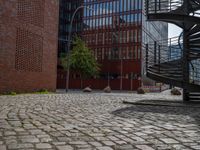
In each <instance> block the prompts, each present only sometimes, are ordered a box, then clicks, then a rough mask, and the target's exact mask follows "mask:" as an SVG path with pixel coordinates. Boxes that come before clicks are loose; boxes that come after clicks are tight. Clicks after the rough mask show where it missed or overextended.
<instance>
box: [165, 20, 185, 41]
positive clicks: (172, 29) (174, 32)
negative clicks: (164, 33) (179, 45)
mask: <svg viewBox="0 0 200 150" xmlns="http://www.w3.org/2000/svg"><path fill="white" fill-rule="evenodd" d="M181 32H182V29H181V28H179V27H178V26H176V25H173V24H170V23H169V31H168V34H169V38H171V37H176V36H179V35H180V34H181Z"/></svg>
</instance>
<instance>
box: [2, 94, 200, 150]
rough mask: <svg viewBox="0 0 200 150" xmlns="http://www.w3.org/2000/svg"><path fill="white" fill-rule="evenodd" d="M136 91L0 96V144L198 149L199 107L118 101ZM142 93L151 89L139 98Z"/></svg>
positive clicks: (65, 149)
mask: <svg viewBox="0 0 200 150" xmlns="http://www.w3.org/2000/svg"><path fill="white" fill-rule="evenodd" d="M141 97H142V96H141ZM141 97H138V96H137V94H117V93H116V94H103V93H102V94H98V93H92V94H80V93H70V94H50V95H18V96H0V150H6V149H19V150H29V149H49V150H50V149H57V150H135V149H139V150H153V149H157V150H164V149H169V150H173V149H177V150H186V149H194V150H196V149H200V107H191V106H190V107H171V106H151V105H149V106H148V105H128V104H123V103H122V101H123V100H131V101H136V100H139V99H140V98H141ZM147 98H151V95H146V97H144V98H143V99H147ZM158 98H159V97H158ZM160 98H161V99H162V95H160ZM194 106H197V105H194Z"/></svg>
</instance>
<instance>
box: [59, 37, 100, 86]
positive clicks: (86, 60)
mask: <svg viewBox="0 0 200 150" xmlns="http://www.w3.org/2000/svg"><path fill="white" fill-rule="evenodd" d="M73 45H74V47H73V49H72V51H71V53H70V54H69V55H70V56H69V60H68V57H67V56H66V55H65V56H63V55H62V56H61V65H62V67H63V68H64V69H65V70H67V68H68V65H69V66H70V70H73V71H75V72H78V73H79V74H80V77H81V88H82V79H83V78H87V77H92V76H95V75H98V73H99V70H100V69H99V64H98V63H97V61H96V59H95V58H94V56H93V55H92V53H91V50H90V49H89V48H88V47H87V46H86V44H85V42H84V41H83V40H82V39H80V38H79V37H75V39H74V41H73ZM68 63H69V64H68Z"/></svg>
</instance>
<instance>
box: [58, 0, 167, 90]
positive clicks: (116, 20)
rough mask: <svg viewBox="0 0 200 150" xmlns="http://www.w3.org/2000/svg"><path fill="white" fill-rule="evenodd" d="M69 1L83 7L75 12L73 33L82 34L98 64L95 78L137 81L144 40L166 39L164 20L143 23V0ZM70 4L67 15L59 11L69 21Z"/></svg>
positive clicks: (140, 73)
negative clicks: (97, 72)
mask: <svg viewBox="0 0 200 150" xmlns="http://www.w3.org/2000/svg"><path fill="white" fill-rule="evenodd" d="M66 1H67V0H65V2H66ZM68 2H69V0H68ZM70 3H72V4H75V5H76V8H77V7H78V6H80V5H84V6H85V8H84V9H83V11H79V14H78V15H77V21H75V24H76V26H74V29H73V32H74V33H77V32H78V33H81V34H80V35H81V36H82V37H83V39H84V40H85V42H86V44H87V45H88V47H89V48H90V49H91V51H92V52H93V55H94V56H95V58H96V60H97V61H98V62H99V63H100V64H101V73H100V77H98V78H95V79H110V80H114V79H116V80H117V79H121V80H122V79H127V80H137V79H138V78H139V77H141V76H142V73H143V71H142V70H143V65H142V64H143V58H144V57H143V51H144V49H145V43H147V42H149V41H161V40H162V39H167V38H168V26H167V23H161V22H146V17H145V11H144V1H143V0H79V1H78V0H71V2H70ZM72 4H71V5H70V7H69V6H64V7H67V9H68V10H69V11H67V12H68V13H69V14H66V13H65V11H62V12H61V14H60V15H61V16H62V15H63V14H64V15H63V16H65V17H67V16H68V17H67V19H68V21H69V18H70V15H72V12H73V11H74V10H75V6H74V9H72ZM62 5H63V4H62V3H61V8H62V7H63V6H62ZM68 5H69V4H68ZM86 7H87V8H86ZM69 8H70V9H69ZM88 8H90V9H88ZM60 18H62V17H60ZM65 20H66V18H65ZM81 22H82V24H81ZM61 24H63V27H61V25H60V28H61V29H62V30H60V31H61V32H60V35H62V36H63V38H64V36H66V33H67V28H68V27H67V26H68V25H67V24H65V23H63V22H61ZM63 28H66V30H65V32H63V31H64V30H63ZM62 36H60V37H62ZM63 49H66V48H63ZM119 82H120V84H122V83H121V81H119ZM121 87H122V85H121Z"/></svg>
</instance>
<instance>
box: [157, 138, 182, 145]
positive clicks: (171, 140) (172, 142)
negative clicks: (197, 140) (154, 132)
mask: <svg viewBox="0 0 200 150" xmlns="http://www.w3.org/2000/svg"><path fill="white" fill-rule="evenodd" d="M160 140H161V141H163V142H165V143H166V144H177V143H179V142H178V141H176V140H174V139H172V138H165V139H160Z"/></svg>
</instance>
